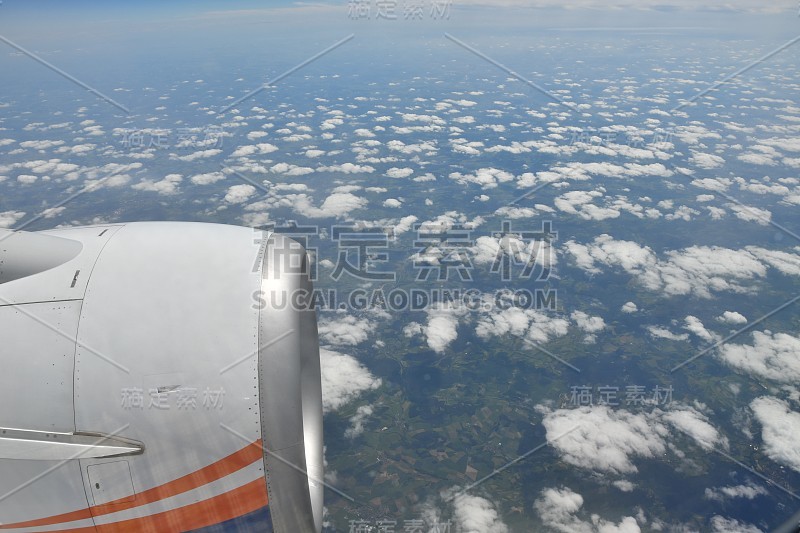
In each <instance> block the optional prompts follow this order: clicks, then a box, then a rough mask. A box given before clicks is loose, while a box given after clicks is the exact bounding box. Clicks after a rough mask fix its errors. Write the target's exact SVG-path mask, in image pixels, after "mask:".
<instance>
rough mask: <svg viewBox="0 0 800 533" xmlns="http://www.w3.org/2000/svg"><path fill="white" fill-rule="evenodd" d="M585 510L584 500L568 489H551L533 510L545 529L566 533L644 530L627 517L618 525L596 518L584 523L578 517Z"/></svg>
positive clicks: (633, 532) (632, 531) (593, 515)
mask: <svg viewBox="0 0 800 533" xmlns="http://www.w3.org/2000/svg"><path fill="white" fill-rule="evenodd" d="M581 507H583V496H581V495H580V494H578V493H577V492H574V491H573V490H572V489H570V488H568V487H561V488H547V489H544V490H542V492H541V493H539V497H538V498H537V499H536V501H534V503H533V508H534V510H535V511H536V512H537V513H538V514H539V518H541V520H542V523H543V524H544V525H545V527H547V528H550V529H553V530H556V531H561V532H563V533H639V532H640V531H641V528H640V527H639V524H638V523H637V522H636V519H635V518H634V517H632V516H625V517H623V518H622V520H621V521H620V522H619V524H615V523H613V522H609V521H607V520H604V519H602V518H600V517H599V516H598V515H596V514H592V515H591V518H590V520H581V519H580V518H579V517H578V513H579V512H580V511H581Z"/></svg>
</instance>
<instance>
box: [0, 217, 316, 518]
mask: <svg viewBox="0 0 800 533" xmlns="http://www.w3.org/2000/svg"><path fill="white" fill-rule="evenodd" d="M307 261H308V258H307V257H306V254H305V250H303V248H302V247H301V246H300V245H298V244H297V243H295V242H294V241H291V240H290V239H287V238H285V237H282V236H280V235H274V234H268V233H265V232H261V231H256V230H252V229H249V228H240V227H235V226H224V225H216V224H199V223H167V222H163V223H162V222H143V223H130V224H119V225H107V226H93V227H83V228H66V229H59V230H53V231H47V232H41V233H35V234H32V233H24V232H9V233H0V338H1V339H2V348H0V350H1V351H0V364H2V368H3V369H4V374H3V377H2V378H0V380H2V382H1V383H0V523H2V525H0V529H8V530H10V531H13V530H15V529H21V528H32V529H25V530H26V531H38V530H42V531H44V530H51V529H54V528H56V529H72V528H80V527H87V528H90V529H91V528H92V527H93V526H94V527H99V526H103V527H104V529H103V530H104V531H105V530H111V531H113V530H114V528H115V525H119V528H120V529H124V528H128V530H129V529H130V528H134V527H135V528H137V529H141V530H145V531H146V530H152V531H187V530H203V531H212V530H214V528H222V529H224V530H226V531H227V530H242V531H250V530H252V531H264V530H267V531H269V530H274V531H286V532H302V531H317V532H319V531H320V530H321V527H322V491H323V483H322V478H323V459H322V398H321V387H320V365H319V347H318V340H317V329H316V317H315V314H314V310H313V309H310V310H309V309H304V308H302V307H299V306H297V305H294V306H293V305H292V303H297V302H298V301H305V300H303V299H302V298H301V299H299V300H298V299H297V298H293V297H292V295H294V294H297V293H308V292H309V291H310V290H311V283H310V281H309V279H308V276H307V275H306V270H307V269H306V262H307ZM270 293H272V294H274V293H281V294H285V295H287V298H284V299H281V298H278V299H277V301H285V302H287V305H285V306H282V307H280V308H277V307H276V306H274V305H263V303H264V299H263V295H264V294H270ZM266 300H267V301H268V302H271V301H276V299H274V298H267V299H266ZM3 495H5V496H3ZM56 526H57V527H56ZM205 528H210V529H205ZM220 530H221V529H220Z"/></svg>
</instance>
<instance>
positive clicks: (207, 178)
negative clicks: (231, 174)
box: [189, 172, 225, 185]
mask: <svg viewBox="0 0 800 533" xmlns="http://www.w3.org/2000/svg"><path fill="white" fill-rule="evenodd" d="M189 179H190V180H191V182H192V183H194V184H195V185H210V184H211V183H216V182H218V181H221V180H224V179H225V174H223V173H222V172H207V173H205V174H195V175H194V176H192V177H191V178H189Z"/></svg>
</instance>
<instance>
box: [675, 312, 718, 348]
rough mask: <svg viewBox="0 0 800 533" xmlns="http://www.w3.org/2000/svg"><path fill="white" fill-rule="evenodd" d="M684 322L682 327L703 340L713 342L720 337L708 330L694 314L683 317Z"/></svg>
mask: <svg viewBox="0 0 800 533" xmlns="http://www.w3.org/2000/svg"><path fill="white" fill-rule="evenodd" d="M684 322H685V323H684V326H683V329H685V330H687V331H689V332H690V333H692V334H694V335H696V336H697V337H700V338H701V339H702V340H704V341H707V342H714V341H717V340H719V339H720V336H719V335H717V334H715V333H711V332H710V331H708V330H707V329H706V327H705V326H704V325H703V323H702V322H701V321H700V319H699V318H697V317H696V316H692V315H689V316H687V317H686V318H685V319H684Z"/></svg>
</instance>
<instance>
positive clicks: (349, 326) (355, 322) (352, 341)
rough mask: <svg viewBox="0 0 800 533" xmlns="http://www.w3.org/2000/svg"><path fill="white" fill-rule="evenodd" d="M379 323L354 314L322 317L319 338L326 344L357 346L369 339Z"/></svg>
mask: <svg viewBox="0 0 800 533" xmlns="http://www.w3.org/2000/svg"><path fill="white" fill-rule="evenodd" d="M376 327H377V324H376V323H375V322H372V321H370V320H369V319H366V318H357V317H354V316H352V315H344V316H337V317H336V318H334V319H322V320H320V322H319V338H320V340H321V341H322V342H324V343H326V344H333V345H338V346H342V345H347V346H355V345H357V344H360V343H362V342H364V341H365V340H367V338H369V334H370V333H372V332H373V331H375V328H376Z"/></svg>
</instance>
